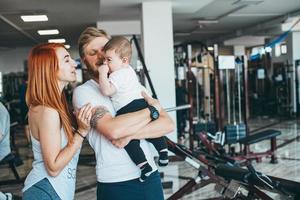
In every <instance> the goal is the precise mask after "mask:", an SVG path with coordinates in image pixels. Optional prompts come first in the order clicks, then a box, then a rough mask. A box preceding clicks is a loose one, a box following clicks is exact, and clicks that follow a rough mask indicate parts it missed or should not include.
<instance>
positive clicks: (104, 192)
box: [97, 171, 164, 200]
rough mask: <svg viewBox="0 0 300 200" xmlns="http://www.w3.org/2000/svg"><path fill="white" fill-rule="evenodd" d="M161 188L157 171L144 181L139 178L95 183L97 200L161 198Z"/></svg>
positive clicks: (148, 199)
mask: <svg viewBox="0 0 300 200" xmlns="http://www.w3.org/2000/svg"><path fill="white" fill-rule="evenodd" d="M163 199H164V195H163V189H162V184H161V181H160V176H159V173H158V171H156V172H153V173H152V174H151V175H150V176H149V177H148V178H147V179H146V181H145V182H140V181H139V179H134V180H130V181H123V182H117V183H99V182H98V183H97V200H163Z"/></svg>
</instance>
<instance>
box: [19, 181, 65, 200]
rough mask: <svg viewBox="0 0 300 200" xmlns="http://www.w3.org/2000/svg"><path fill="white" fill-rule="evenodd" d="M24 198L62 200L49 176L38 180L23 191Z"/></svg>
mask: <svg viewBox="0 0 300 200" xmlns="http://www.w3.org/2000/svg"><path fill="white" fill-rule="evenodd" d="M23 200H61V199H60V198H59V196H58V194H57V193H56V192H55V190H54V188H53V187H52V185H51V183H50V182H49V180H48V179H47V178H44V179H43V180H41V181H39V182H37V183H36V184H34V185H33V186H31V187H30V188H28V189H27V190H26V191H25V192H24V193H23Z"/></svg>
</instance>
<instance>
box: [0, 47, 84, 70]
mask: <svg viewBox="0 0 300 200" xmlns="http://www.w3.org/2000/svg"><path fill="white" fill-rule="evenodd" d="M31 48H32V47H19V48H14V49H9V48H6V49H0V72H2V74H7V73H10V72H20V71H24V61H25V60H27V57H28V54H29V51H30V49H31ZM69 52H70V54H71V57H72V58H73V59H77V58H79V53H78V49H77V46H76V47H74V48H71V49H70V50H69Z"/></svg>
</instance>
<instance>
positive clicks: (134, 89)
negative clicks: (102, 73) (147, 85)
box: [108, 65, 143, 111]
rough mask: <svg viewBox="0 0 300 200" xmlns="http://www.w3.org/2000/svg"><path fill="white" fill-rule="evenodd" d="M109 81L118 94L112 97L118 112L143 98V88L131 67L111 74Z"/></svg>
mask: <svg viewBox="0 0 300 200" xmlns="http://www.w3.org/2000/svg"><path fill="white" fill-rule="evenodd" d="M108 79H109V81H110V82H111V83H112V84H113V85H114V86H115V88H116V92H115V93H114V94H113V95H112V96H110V97H111V100H112V103H113V106H114V108H115V110H116V111H118V110H119V109H121V108H122V107H124V106H126V105H127V104H129V103H130V102H131V101H133V100H135V99H141V98H143V96H142V95H141V91H142V90H143V86H142V85H141V84H140V82H139V80H138V77H137V75H136V73H135V71H134V70H133V69H132V67H131V66H129V65H128V67H123V68H121V69H119V70H117V71H115V72H113V73H111V74H110V75H109V78H108Z"/></svg>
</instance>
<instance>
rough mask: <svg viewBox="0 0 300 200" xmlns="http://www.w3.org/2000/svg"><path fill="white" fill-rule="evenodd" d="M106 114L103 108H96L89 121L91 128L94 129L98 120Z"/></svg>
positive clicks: (106, 111) (105, 109)
mask: <svg viewBox="0 0 300 200" xmlns="http://www.w3.org/2000/svg"><path fill="white" fill-rule="evenodd" d="M108 112H109V111H108V110H107V108H106V107H104V106H99V107H97V108H96V110H95V112H94V114H93V115H92V118H91V121H90V124H91V127H92V128H96V126H97V122H98V120H99V119H101V118H102V117H103V116H104V115H105V114H106V113H108Z"/></svg>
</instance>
